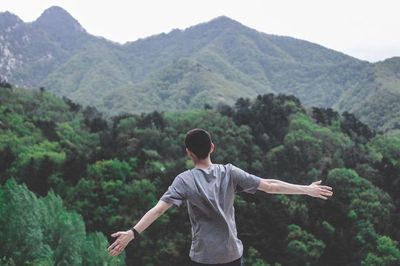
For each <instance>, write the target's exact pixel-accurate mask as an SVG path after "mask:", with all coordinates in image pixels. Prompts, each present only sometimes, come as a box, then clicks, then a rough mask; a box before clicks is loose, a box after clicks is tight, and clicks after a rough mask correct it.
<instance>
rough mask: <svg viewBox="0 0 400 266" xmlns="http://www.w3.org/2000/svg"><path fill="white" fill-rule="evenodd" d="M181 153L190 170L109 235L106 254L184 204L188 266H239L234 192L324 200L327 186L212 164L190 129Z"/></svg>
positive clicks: (201, 136)
mask: <svg viewBox="0 0 400 266" xmlns="http://www.w3.org/2000/svg"><path fill="white" fill-rule="evenodd" d="M185 146H186V153H187V155H188V156H189V157H190V158H191V159H192V160H193V162H194V164H195V167H194V168H193V169H191V170H187V171H185V172H183V173H181V174H179V175H178V176H176V177H175V179H174V181H173V182H172V184H171V186H170V187H169V188H168V190H167V191H166V192H165V193H164V195H163V196H162V197H161V198H160V201H159V202H158V203H157V204H156V206H154V207H153V208H152V209H150V210H149V211H148V212H147V213H146V214H145V215H144V216H143V217H142V219H141V220H140V221H139V222H138V223H137V224H136V225H135V226H134V227H132V229H130V230H127V231H121V232H117V233H114V234H112V235H111V236H112V237H118V238H117V239H116V240H115V242H114V243H113V244H112V245H110V247H109V248H108V251H109V254H110V255H111V256H117V255H119V254H120V253H121V252H122V251H123V250H124V248H125V247H126V245H128V243H129V242H130V241H132V240H133V239H135V238H136V237H137V236H138V235H139V233H141V232H143V231H144V230H145V229H146V228H147V227H148V226H150V225H151V224H152V223H153V222H154V221H155V220H156V219H157V218H158V217H160V216H161V215H162V214H163V213H164V212H165V211H166V210H168V209H169V208H170V207H171V206H172V205H175V206H180V205H181V203H182V202H183V201H186V202H187V208H188V213H189V218H190V223H191V225H192V245H191V248H190V254H189V256H190V258H191V261H192V265H210V264H213V265H244V262H243V257H242V255H243V245H242V242H241V241H240V240H239V239H238V237H237V231H236V224H235V212H234V207H233V203H234V197H235V192H240V191H244V192H247V193H253V194H254V193H255V192H256V191H257V190H261V191H263V192H266V193H274V194H304V195H309V196H312V197H317V198H321V199H324V200H326V199H327V198H328V197H330V196H332V188H331V187H329V186H322V185H321V181H317V182H314V183H312V184H311V185H308V186H303V185H295V184H290V183H286V182H283V181H280V180H276V179H263V178H260V177H257V176H255V175H252V174H249V173H247V172H245V171H243V170H241V169H239V168H237V167H235V166H234V165H232V164H226V165H222V164H213V163H211V160H210V154H211V153H212V152H213V150H214V144H213V143H212V141H211V136H210V134H209V133H208V132H207V131H205V130H203V129H197V128H196V129H192V130H190V131H189V132H188V133H187V134H186V138H185Z"/></svg>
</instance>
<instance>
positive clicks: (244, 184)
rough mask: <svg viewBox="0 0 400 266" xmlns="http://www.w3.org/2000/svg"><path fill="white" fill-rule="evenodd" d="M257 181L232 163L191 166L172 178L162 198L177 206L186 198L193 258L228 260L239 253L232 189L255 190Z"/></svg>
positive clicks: (199, 260)
mask: <svg viewBox="0 0 400 266" xmlns="http://www.w3.org/2000/svg"><path fill="white" fill-rule="evenodd" d="M260 180H261V179H260V178H259V177H257V176H254V175H251V174H248V173H246V172H244V171H243V170H241V169H239V168H237V167H235V166H233V165H231V164H227V165H221V164H212V165H211V166H210V167H209V168H208V169H200V168H193V169H191V170H187V171H185V172H183V173H181V174H179V175H178V176H177V177H176V178H175V179H174V181H173V183H172V184H171V186H170V187H169V188H168V190H167V192H165V193H164V195H163V196H162V197H161V200H162V201H165V202H167V203H171V204H174V205H176V206H180V205H181V203H182V202H183V201H184V200H186V201H187V207H188V213H189V218H190V222H191V224H192V246H191V249H190V258H191V259H192V260H193V261H196V262H199V263H210V264H211V263H227V262H231V261H233V260H236V259H238V258H240V257H241V256H242V254H243V245H242V242H241V241H240V240H239V239H238V238H237V231H236V223H235V210H234V207H233V203H234V198H235V192H237V191H245V192H248V193H255V192H256V190H257V187H258V186H259V183H260Z"/></svg>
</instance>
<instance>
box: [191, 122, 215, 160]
mask: <svg viewBox="0 0 400 266" xmlns="http://www.w3.org/2000/svg"><path fill="white" fill-rule="evenodd" d="M185 146H186V148H187V149H188V150H189V151H191V152H193V153H194V154H195V155H196V156H197V158H198V159H200V160H202V159H205V158H207V156H208V154H209V153H210V150H211V135H210V133H208V132H207V131H206V130H204V129H201V128H194V129H192V130H190V131H189V132H188V133H186V138H185Z"/></svg>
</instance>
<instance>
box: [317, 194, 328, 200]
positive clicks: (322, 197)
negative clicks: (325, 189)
mask: <svg viewBox="0 0 400 266" xmlns="http://www.w3.org/2000/svg"><path fill="white" fill-rule="evenodd" d="M319 198H321V199H324V200H326V199H328V198H327V197H324V196H322V195H320V196H319Z"/></svg>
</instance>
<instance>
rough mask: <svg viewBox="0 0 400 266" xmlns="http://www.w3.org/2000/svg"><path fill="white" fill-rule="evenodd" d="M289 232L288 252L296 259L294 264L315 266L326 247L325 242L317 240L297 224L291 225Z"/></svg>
mask: <svg viewBox="0 0 400 266" xmlns="http://www.w3.org/2000/svg"><path fill="white" fill-rule="evenodd" d="M288 230H289V234H288V240H287V241H288V245H287V250H288V253H289V254H290V255H291V256H293V257H294V260H295V263H294V264H298V263H301V264H303V265H312V264H315V263H316V262H317V261H318V259H319V257H320V256H321V255H322V253H323V251H324V249H325V247H326V245H325V244H324V242H322V241H321V240H318V239H316V238H315V237H314V236H313V235H312V234H310V233H308V232H306V231H304V230H302V229H301V227H300V226H298V225H296V224H291V225H289V226H288Z"/></svg>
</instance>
